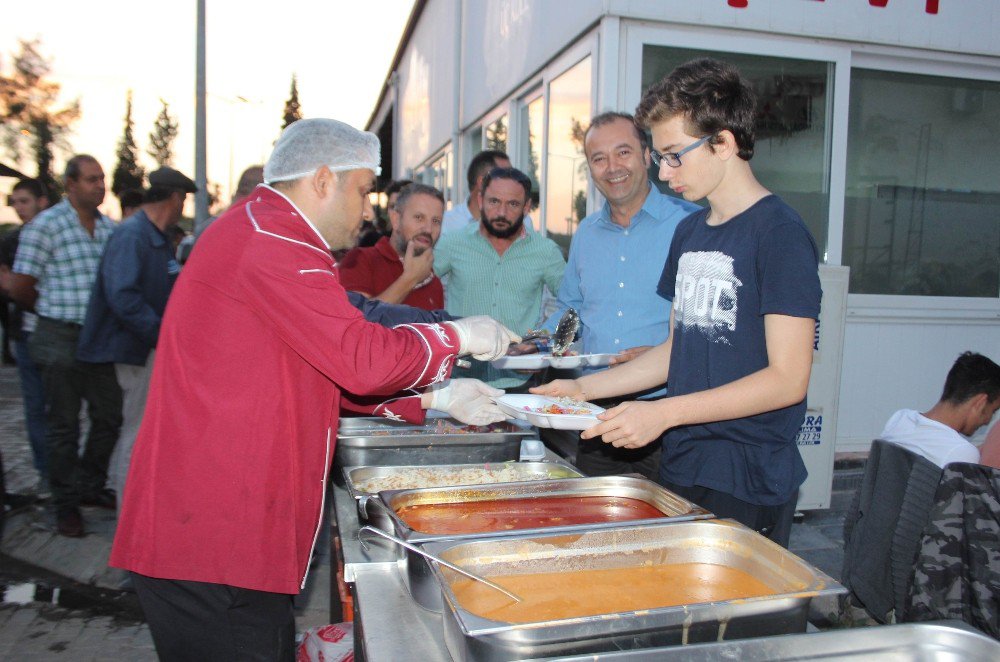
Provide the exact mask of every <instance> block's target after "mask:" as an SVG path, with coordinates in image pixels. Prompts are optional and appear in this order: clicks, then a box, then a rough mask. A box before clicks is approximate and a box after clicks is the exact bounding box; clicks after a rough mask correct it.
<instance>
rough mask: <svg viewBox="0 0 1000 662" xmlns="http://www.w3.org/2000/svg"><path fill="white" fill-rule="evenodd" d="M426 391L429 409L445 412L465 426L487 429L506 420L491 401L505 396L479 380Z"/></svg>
mask: <svg viewBox="0 0 1000 662" xmlns="http://www.w3.org/2000/svg"><path fill="white" fill-rule="evenodd" d="M429 390H430V394H431V401H430V407H429V408H430V409H437V410H438V411H443V412H447V413H448V414H449V415H450V416H452V417H453V418H457V419H458V420H460V421H462V422H463V423H466V424H468V425H489V424H490V423H496V422H497V421H502V420H504V419H506V418H507V415H506V414H504V413H503V412H502V411H501V410H500V407H497V406H496V403H494V402H493V401H492V400H491V399H490V398H491V397H496V396H498V395H503V393H504V392H503V391H502V390H500V389H498V388H493V387H492V386H490V385H488V384H484V383H483V382H481V381H479V380H478V379H449V380H446V381H443V382H441V383H439V384H434V385H433V386H431V387H430V389H429Z"/></svg>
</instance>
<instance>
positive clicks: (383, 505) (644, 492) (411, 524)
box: [364, 475, 713, 611]
mask: <svg viewBox="0 0 1000 662" xmlns="http://www.w3.org/2000/svg"><path fill="white" fill-rule="evenodd" d="M364 510H365V512H364V516H365V517H367V518H368V519H369V521H370V522H371V523H373V524H375V525H376V526H379V527H380V528H387V527H391V528H392V529H393V531H394V532H395V533H396V535H397V536H399V537H400V538H403V539H404V540H407V541H409V542H411V543H415V544H419V543H426V542H430V541H436V540H444V539H449V540H472V539H483V538H495V537H504V536H510V535H514V534H521V533H528V532H536V533H539V532H546V531H587V530H591V529H599V528H606V527H615V526H622V525H623V524H649V523H654V522H670V521H687V520H692V519H705V518H710V517H712V516H713V515H712V513H710V512H708V511H707V510H705V509H704V508H701V507H699V506H696V505H695V504H693V503H691V502H690V501H688V500H687V499H683V498H681V497H680V496H678V495H676V494H674V493H673V492H671V491H669V490H667V489H665V488H664V487H663V486H661V485H658V484H656V483H654V482H653V481H651V480H647V479H645V478H643V477H641V476H638V475H627V476H593V477H589V478H565V479H558V480H538V481H530V482H518V483H503V484H495V485H472V486H454V487H439V488H422V489H411V490H387V491H383V492H379V494H378V497H377V498H375V499H370V500H369V501H368V502H367V503H366V505H365V509H364ZM374 544H378V543H374ZM398 550H399V551H398V552H397V553H398V554H399V555H400V557H401V558H405V559H406V563H405V564H403V568H402V570H403V573H404V579H405V582H406V585H407V587H408V588H409V590H410V595H411V596H412V597H413V599H414V600H416V601H417V603H418V604H420V605H421V606H422V607H424V608H426V609H430V610H433V611H440V610H441V609H442V608H443V606H444V603H443V602H442V601H441V591H440V590H439V589H438V588H437V586H436V585H435V584H434V583H433V582H430V581H428V579H429V578H430V576H431V571H430V567H429V566H428V564H427V561H425V560H424V559H423V558H422V557H420V556H418V555H417V554H414V553H412V552H408V551H404V550H402V548H398Z"/></svg>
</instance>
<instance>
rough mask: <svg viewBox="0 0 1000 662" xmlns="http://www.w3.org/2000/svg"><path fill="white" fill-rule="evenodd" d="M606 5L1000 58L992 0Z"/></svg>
mask: <svg viewBox="0 0 1000 662" xmlns="http://www.w3.org/2000/svg"><path fill="white" fill-rule="evenodd" d="M553 4H561V3H553ZM608 4H609V8H610V13H612V14H614V15H620V16H623V17H630V18H645V19H652V20H658V21H674V22H678V23H689V24H692V25H698V26H718V27H733V28H741V29H747V30H760V31H764V32H776V33H782V34H791V35H799V36H804V37H824V38H831V39H839V40H848V41H862V42H870V43H873V44H881V45H886V46H910V47H914V48H929V49H933V50H940V51H952V52H959V53H969V54H972V53H975V54H980V55H1000V40H997V39H996V34H997V32H998V31H1000V2H997V0H940V3H939V11H938V13H937V14H928V13H927V11H926V6H927V3H926V0H889V1H888V3H887V4H886V6H885V7H875V6H872V5H871V4H870V3H869V2H868V0H826V1H825V2H823V1H821V0H749V3H748V6H747V7H746V8H743V9H740V8H736V7H730V6H729V4H728V3H727V2H726V0H697V1H694V0H608ZM715 47H717V48H724V46H722V45H721V44H719V45H716V46H715Z"/></svg>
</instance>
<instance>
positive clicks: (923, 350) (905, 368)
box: [837, 317, 1000, 451]
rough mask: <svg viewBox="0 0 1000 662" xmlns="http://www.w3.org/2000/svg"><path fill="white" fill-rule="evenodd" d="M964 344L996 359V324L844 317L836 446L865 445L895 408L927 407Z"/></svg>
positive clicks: (999, 349)
mask: <svg viewBox="0 0 1000 662" xmlns="http://www.w3.org/2000/svg"><path fill="white" fill-rule="evenodd" d="M966 350H970V351H974V352H979V353H981V354H985V355H987V356H989V357H990V358H992V359H993V360H998V359H1000V327H998V326H997V325H996V324H995V323H994V324H992V325H990V324H985V323H982V322H980V321H970V322H955V323H943V322H940V321H930V320H924V321H921V320H916V319H915V320H905V321H899V322H874V321H864V322H858V321H852V320H851V319H850V317H848V321H847V328H846V331H845V334H844V362H843V373H842V375H841V382H840V412H839V420H838V423H839V426H838V429H837V438H838V443H837V446H838V448H837V450H838V451H844V450H865V449H867V447H868V445H869V443H870V442H871V440H872V439H874V438H875V437H876V436H878V434H879V433H880V432H881V431H882V427H883V426H884V425H885V422H886V420H887V419H888V418H889V416H890V415H892V413H893V412H894V411H896V410H897V409H916V410H918V411H926V410H927V409H929V408H930V407H931V406H932V405H933V404H934V403H935V402H937V400H938V398H939V397H940V396H941V389H942V387H943V386H944V379H945V376H946V375H947V374H948V370H949V369H950V368H951V366H952V364H953V363H954V362H955V359H956V358H957V357H958V355H959V354H961V353H962V352H964V351H966ZM985 431H986V429H985V428H984V429H983V430H981V431H980V433H979V436H982V435H983V434H985Z"/></svg>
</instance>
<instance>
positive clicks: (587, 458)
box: [543, 112, 699, 478]
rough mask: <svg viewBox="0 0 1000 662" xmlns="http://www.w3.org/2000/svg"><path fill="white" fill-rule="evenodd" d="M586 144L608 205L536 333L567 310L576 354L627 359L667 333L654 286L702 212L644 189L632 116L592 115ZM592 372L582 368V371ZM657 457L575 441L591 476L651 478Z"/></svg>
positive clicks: (665, 310)
mask: <svg viewBox="0 0 1000 662" xmlns="http://www.w3.org/2000/svg"><path fill="white" fill-rule="evenodd" d="M583 146H584V153H585V154H586V156H587V166H588V167H589V169H590V177H591V179H592V180H593V181H594V186H596V187H597V190H598V191H600V192H601V195H603V196H604V200H605V203H604V205H603V206H602V207H601V208H600V209H598V210H597V211H595V212H594V213H593V214H591V215H590V216H588V217H587V218H585V219H583V221H581V222H580V227H579V228H578V229H577V231H576V233H575V234H574V235H573V242H572V243H571V244H570V247H569V260H568V261H567V263H566V274H565V276H563V282H562V287H560V288H559V299H558V308H557V309H556V311H555V312H554V313H553V314H552V315H551V316H550V317H549V319H548V320H546V322H545V324H544V325H543V328H546V329H548V330H549V331H550V332H554V331H555V329H556V325H557V324H558V323H559V318H560V317H561V316H562V314H563V312H564V311H565V310H566V309H567V308H573V309H575V310H576V311H578V312H579V313H580V323H581V324H580V326H581V334H582V341H583V347H582V351H583V353H585V354H605V353H607V354H619V356H620V359H619V360H625V359H627V358H630V357H632V356H635V355H637V354H638V353H640V352H642V351H643V350H644V349H648V348H649V347H651V346H653V345H658V344H660V343H662V342H663V341H665V340H666V339H667V336H668V335H669V334H670V306H669V305H668V304H667V303H666V302H665V301H663V300H662V299H660V298H659V297H657V296H656V285H657V283H658V282H659V280H660V273H661V272H662V271H663V261H664V260H665V259H666V256H667V251H668V250H670V241H671V239H673V236H674V230H675V229H676V228H677V224H678V223H680V222H681V220H682V219H683V218H684V217H685V216H687V215H688V214H690V213H691V212H693V211H695V210H697V209H698V208H699V207H698V206H697V205H694V204H691V203H689V202H685V201H683V200H677V199H676V198H671V197H669V196H666V195H663V194H662V193H660V192H659V190H657V188H656V187H655V186H653V185H652V184H651V183H650V181H649V176H648V174H647V172H648V170H649V164H650V156H649V147H648V145H647V144H646V135H645V134H644V133H643V132H642V130H640V129H639V127H637V126H636V124H635V120H634V119H633V117H632V116H631V115H629V114H627V113H618V112H607V113H602V114H600V115H598V116H596V117H594V118H593V119H592V120H591V121H590V127H589V128H588V129H587V132H586V134H585V135H584V144H583ZM616 362H617V361H616ZM598 370H600V368H587V369H585V370H584V374H587V373H592V372H596V371H598ZM664 392H665V389H664V388H662V387H660V388H656V389H652V390H650V391H647V392H645V393H633V394H629V395H628V396H624V397H619V398H615V399H612V400H606V401H603V402H601V403H599V404H601V405H602V406H604V407H612V406H614V405H616V404H618V403H620V402H622V401H624V400H635V399H637V398H640V399H649V398H657V397H662V396H663V394H664ZM556 437H565V438H566V440H567V441H568V442H569V443H570V444H573V443H574V442H575V441H576V439H577V438H578V437H579V434H578V433H576V432H571V431H566V430H544V431H543V438H544V439H546V440H549V438H553V439H552V440H553V441H555V439H554V438H556ZM556 443H558V442H556ZM659 459H660V452H659V444H650V445H648V446H646V447H643V448H637V449H631V448H616V447H615V446H611V445H609V444H605V443H602V442H601V441H600V440H599V439H588V440H582V441H580V442H579V445H578V447H577V454H576V462H575V464H576V465H577V466H578V467H579V468H580V469H581V470H582V471H583V472H584V473H586V474H588V475H591V476H611V475H615V474H619V473H633V472H638V473H641V474H643V475H645V476H647V477H649V478H656V476H657V475H658V474H659V470H660V466H659Z"/></svg>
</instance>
